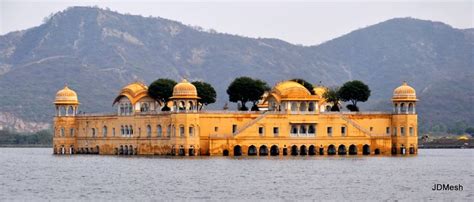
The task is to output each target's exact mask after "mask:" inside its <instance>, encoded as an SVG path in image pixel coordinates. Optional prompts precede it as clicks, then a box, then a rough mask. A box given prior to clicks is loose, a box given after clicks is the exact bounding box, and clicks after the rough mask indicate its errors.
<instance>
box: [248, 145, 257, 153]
mask: <svg viewBox="0 0 474 202" xmlns="http://www.w3.org/2000/svg"><path fill="white" fill-rule="evenodd" d="M248 155H249V156H256V155H257V147H255V146H253V145H251V146H250V147H249V151H248Z"/></svg>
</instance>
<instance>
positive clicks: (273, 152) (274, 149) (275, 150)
mask: <svg viewBox="0 0 474 202" xmlns="http://www.w3.org/2000/svg"><path fill="white" fill-rule="evenodd" d="M279 154H280V151H279V150H278V146H276V145H273V146H272V147H270V155H272V156H278V155H279Z"/></svg>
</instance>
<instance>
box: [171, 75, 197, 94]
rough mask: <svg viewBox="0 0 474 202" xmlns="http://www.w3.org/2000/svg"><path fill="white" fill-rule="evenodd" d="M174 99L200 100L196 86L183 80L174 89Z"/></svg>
mask: <svg viewBox="0 0 474 202" xmlns="http://www.w3.org/2000/svg"><path fill="white" fill-rule="evenodd" d="M171 98H172V99H198V98H199V97H198V94H197V90H196V86H194V85H193V84H192V83H189V82H188V80H186V79H183V80H182V81H181V82H179V83H178V84H176V85H175V86H174V87H173V97H171Z"/></svg>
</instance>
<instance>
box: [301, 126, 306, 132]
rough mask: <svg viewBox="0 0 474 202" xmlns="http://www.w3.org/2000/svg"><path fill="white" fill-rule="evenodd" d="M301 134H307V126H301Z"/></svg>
mask: <svg viewBox="0 0 474 202" xmlns="http://www.w3.org/2000/svg"><path fill="white" fill-rule="evenodd" d="M300 134H306V126H305V125H301V126H300Z"/></svg>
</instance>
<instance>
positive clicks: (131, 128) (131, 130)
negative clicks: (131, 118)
mask: <svg viewBox="0 0 474 202" xmlns="http://www.w3.org/2000/svg"><path fill="white" fill-rule="evenodd" d="M130 135H133V127H132V125H130Z"/></svg>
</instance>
